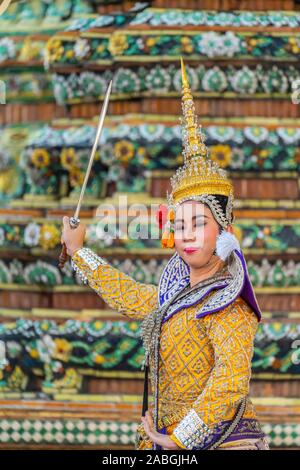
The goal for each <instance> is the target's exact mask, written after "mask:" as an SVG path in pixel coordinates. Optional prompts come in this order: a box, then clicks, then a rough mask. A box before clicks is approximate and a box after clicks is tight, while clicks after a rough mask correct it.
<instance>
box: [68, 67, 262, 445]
mask: <svg viewBox="0 0 300 470" xmlns="http://www.w3.org/2000/svg"><path fill="white" fill-rule="evenodd" d="M182 71H183V116H184V119H183V143H184V152H183V153H184V158H185V163H184V166H183V167H182V168H179V169H178V170H177V172H176V175H175V176H174V177H173V179H172V193H171V194H170V195H168V204H169V213H170V212H171V211H175V210H176V207H178V205H179V204H181V203H182V202H183V201H186V200H191V199H192V200H197V201H201V202H203V203H206V204H207V205H208V206H209V207H210V209H211V211H212V213H213V215H214V217H215V219H216V221H217V222H218V223H219V225H220V227H221V228H223V229H224V228H226V227H227V226H228V225H229V224H231V223H232V222H233V214H232V207H233V206H232V205H233V187H232V184H231V183H230V181H229V180H228V178H227V175H226V173H225V172H224V170H221V169H220V168H218V166H217V165H216V164H215V163H212V162H211V161H210V160H209V158H208V152H207V148H206V146H205V144H204V141H203V136H202V134H201V130H200V129H199V128H198V126H197V120H196V116H195V114H194V104H193V99H192V95H191V92H190V89H189V85H188V81H187V76H186V73H185V69H184V66H183V64H182ZM219 196H222V197H226V198H227V199H226V202H227V204H226V208H225V210H223V207H222V205H221V204H220V198H219ZM172 222H173V217H172V216H169V220H168V222H167V224H166V232H165V233H166V235H165V237H166V238H165V240H167V243H165V242H164V243H163V244H164V246H172V238H170V235H171V234H172V233H173V226H172ZM216 253H217V254H218V255H219V256H220V258H221V259H223V260H224V261H225V266H224V268H223V269H222V271H219V272H217V273H216V274H214V276H212V277H210V278H208V279H206V280H204V281H202V282H200V283H198V284H197V285H196V286H194V287H192V288H191V287H190V286H189V266H188V265H186V263H185V262H184V261H183V260H182V259H181V258H180V256H179V255H178V254H177V253H175V254H174V255H173V256H172V257H171V259H170V260H169V262H168V264H167V266H166V267H165V269H164V271H163V274H162V276H161V279H160V283H159V286H154V285H147V284H143V283H140V282H136V281H134V280H133V279H132V278H131V277H130V276H128V275H126V274H124V273H122V272H120V271H119V270H118V269H116V268H114V267H112V266H110V265H109V263H107V262H106V261H105V260H104V259H103V258H101V257H100V256H98V255H96V254H95V253H94V252H93V251H92V250H89V249H88V248H81V249H79V250H77V251H76V252H75V254H74V255H73V257H72V265H73V267H74V269H75V270H76V271H77V272H78V274H79V275H80V276H81V277H82V279H83V281H84V282H87V283H88V284H89V286H90V287H91V288H92V289H94V290H95V292H96V293H97V294H98V295H100V296H101V297H102V298H103V299H104V300H105V302H106V303H107V304H108V305H109V306H110V307H112V308H113V309H116V310H118V311H119V312H121V313H122V314H124V315H127V316H129V317H133V318H135V319H141V320H143V322H142V336H143V341H144V346H145V365H146V367H149V370H150V380H151V388H152V392H153V404H152V405H151V407H150V411H151V412H152V414H153V417H154V423H155V426H156V429H157V430H158V431H159V432H162V433H164V434H168V435H169V437H170V438H171V439H172V440H173V441H174V442H175V443H176V444H177V445H178V446H179V447H180V448H183V449H190V450H201V449H213V448H219V449H230V448H235V449H238V448H241V449H267V448H268V444H267V441H266V438H265V436H264V433H263V432H262V430H261V427H260V424H259V422H258V420H257V416H256V413H255V410H254V408H253V405H252V403H251V400H250V398H249V396H248V393H249V380H250V376H251V359H252V355H253V342H254V336H255V333H256V330H257V325H258V321H259V320H260V317H261V313H260V310H259V307H258V305H257V301H256V298H255V295H254V292H253V289H252V285H251V282H250V279H249V275H248V272H247V267H246V262H245V259H244V256H243V253H242V250H241V248H240V246H239V243H238V241H237V239H236V238H235V237H234V235H231V234H229V233H228V232H225V231H223V232H222V233H221V234H220V236H219V238H218V241H217V246H216ZM137 448H138V449H158V448H159V446H156V445H155V444H153V443H152V442H151V441H150V440H149V438H148V437H147V436H146V434H145V432H144V430H143V426H142V425H139V427H138V439H137Z"/></svg>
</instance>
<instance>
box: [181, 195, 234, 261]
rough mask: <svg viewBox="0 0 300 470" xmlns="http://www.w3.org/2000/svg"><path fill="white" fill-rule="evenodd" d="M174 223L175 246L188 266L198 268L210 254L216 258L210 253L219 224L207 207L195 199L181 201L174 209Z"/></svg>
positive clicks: (208, 259)
mask: <svg viewBox="0 0 300 470" xmlns="http://www.w3.org/2000/svg"><path fill="white" fill-rule="evenodd" d="M174 224H175V226H174V230H175V231H174V238H175V248H176V250H177V252H178V254H179V255H180V256H181V258H182V259H183V260H184V261H185V262H186V263H187V264H188V265H189V266H190V267H194V268H200V267H202V266H204V265H205V264H206V263H208V262H209V261H210V259H211V257H212V256H214V257H215V258H218V257H217V256H216V255H212V253H213V251H214V250H215V248H216V241H217V237H218V235H219V225H218V223H217V222H216V220H215V219H214V216H213V214H212V212H211V210H210V209H209V207H207V206H206V205H205V204H203V203H202V202H197V201H186V202H183V203H182V204H180V206H179V207H178V208H177V210H176V214H175V221H174ZM229 230H230V231H231V229H229ZM218 259H219V258H218Z"/></svg>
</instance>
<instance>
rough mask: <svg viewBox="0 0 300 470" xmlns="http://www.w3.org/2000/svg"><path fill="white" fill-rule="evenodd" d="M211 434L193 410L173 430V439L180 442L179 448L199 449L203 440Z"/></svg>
mask: <svg viewBox="0 0 300 470" xmlns="http://www.w3.org/2000/svg"><path fill="white" fill-rule="evenodd" d="M211 433H212V431H211V429H209V427H208V426H207V425H206V424H205V423H204V421H202V419H201V418H200V417H199V415H198V414H197V413H196V411H195V410H194V409H192V410H191V411H189V412H188V414H187V415H186V416H185V417H184V418H183V419H182V420H181V421H180V422H179V423H178V425H177V426H176V427H175V429H174V430H173V435H174V436H175V438H176V439H177V440H178V441H180V442H181V447H182V446H184V448H186V449H189V450H192V449H193V448H194V447H199V446H201V444H202V443H203V441H204V439H205V438H206V437H208V436H209V435H210V434H211Z"/></svg>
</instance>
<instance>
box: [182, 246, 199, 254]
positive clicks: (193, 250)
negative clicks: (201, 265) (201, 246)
mask: <svg viewBox="0 0 300 470" xmlns="http://www.w3.org/2000/svg"><path fill="white" fill-rule="evenodd" d="M197 250H198V248H192V247H187V248H185V249H184V252H185V253H187V254H190V253H194V252H195V251H197Z"/></svg>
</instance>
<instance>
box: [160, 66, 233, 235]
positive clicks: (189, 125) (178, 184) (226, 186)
mask: <svg viewBox="0 0 300 470" xmlns="http://www.w3.org/2000/svg"><path fill="white" fill-rule="evenodd" d="M181 71H182V113H183V117H182V119H181V124H182V143H183V152H182V153H183V157H184V165H183V166H181V167H180V168H178V170H177V171H176V173H175V174H174V176H172V177H171V188H172V191H171V193H170V194H168V196H167V197H168V205H169V208H176V206H177V205H178V204H180V203H182V202H184V201H186V200H191V199H192V200H197V201H200V202H205V203H207V204H208V205H209V207H210V209H211V210H212V212H213V214H214V216H215V218H216V220H217V221H218V222H219V223H220V225H221V226H222V227H226V226H227V225H228V224H230V223H232V221H233V220H232V219H233V217H232V209H233V185H232V183H231V181H230V180H229V179H228V177H227V173H226V171H225V170H223V169H222V168H220V167H219V166H218V165H217V163H216V162H214V161H212V160H211V159H210V157H209V150H208V148H207V147H206V145H205V143H204V140H205V138H204V135H203V134H202V132H201V125H200V126H199V125H198V122H197V116H196V114H195V105H194V100H193V96H192V93H191V89H190V86H189V82H188V78H187V74H186V70H185V66H184V63H183V60H182V59H181ZM214 195H220V196H226V197H227V198H228V202H227V207H226V214H224V211H223V210H222V207H221V205H220V203H219V201H218V200H217V199H216V198H215V197H214Z"/></svg>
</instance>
